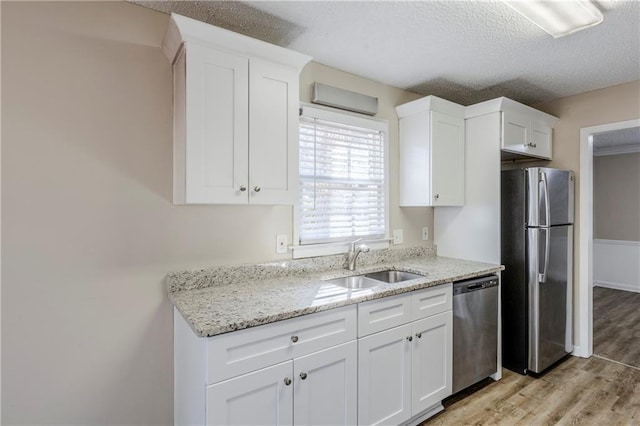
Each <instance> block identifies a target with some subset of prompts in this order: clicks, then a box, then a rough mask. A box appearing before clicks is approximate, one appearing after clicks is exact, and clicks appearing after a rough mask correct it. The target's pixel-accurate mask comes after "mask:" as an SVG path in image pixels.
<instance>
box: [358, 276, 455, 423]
mask: <svg viewBox="0 0 640 426" xmlns="http://www.w3.org/2000/svg"><path fill="white" fill-rule="evenodd" d="M451 294H452V287H451V284H446V285H443V286H438V287H433V288H429V289H426V290H421V291H416V292H414V293H412V296H411V298H412V304H407V305H406V307H407V308H406V309H408V310H409V311H410V312H411V319H413V320H414V321H411V322H408V323H406V324H404V325H401V326H398V327H394V328H391V329H388V330H385V331H381V332H378V333H374V334H370V335H368V336H366V337H362V338H360V339H358V424H360V425H378V424H402V423H404V422H406V421H408V420H411V419H413V420H415V419H418V418H420V416H421V415H423V414H427V413H429V412H431V411H432V410H434V409H437V408H438V407H439V403H440V401H442V400H443V399H444V398H446V397H447V396H449V395H451V384H452V362H453V311H452V310H451V308H452V305H451ZM384 303H385V301H384V299H382V300H375V301H372V302H366V303H363V304H362V305H361V306H363V308H364V309H366V310H368V311H369V310H375V308H376V305H381V306H382V305H383V304H384ZM426 315H430V316H427V317H426V318H422V319H417V318H421V317H422V316H426ZM439 409H441V408H439ZM439 409H437V410H436V411H439ZM434 412H435V411H434Z"/></svg>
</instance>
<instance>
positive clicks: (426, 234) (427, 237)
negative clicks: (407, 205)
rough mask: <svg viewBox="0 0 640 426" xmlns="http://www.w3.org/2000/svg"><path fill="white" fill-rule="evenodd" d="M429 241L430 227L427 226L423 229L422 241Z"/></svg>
mask: <svg viewBox="0 0 640 426" xmlns="http://www.w3.org/2000/svg"><path fill="white" fill-rule="evenodd" d="M428 239H429V227H428V226H425V227H424V228H422V240H423V241H427V240H428Z"/></svg>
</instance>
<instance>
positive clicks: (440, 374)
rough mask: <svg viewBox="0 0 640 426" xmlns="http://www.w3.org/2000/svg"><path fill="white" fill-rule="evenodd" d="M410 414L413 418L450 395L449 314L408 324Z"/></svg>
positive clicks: (450, 341)
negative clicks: (412, 337)
mask: <svg viewBox="0 0 640 426" xmlns="http://www.w3.org/2000/svg"><path fill="white" fill-rule="evenodd" d="M411 333H412V335H413V336H414V339H413V346H412V351H413V352H412V354H411V379H412V382H411V384H412V385H411V395H412V398H411V415H412V416H415V415H417V414H419V413H421V412H422V411H424V410H426V409H428V408H430V407H432V406H433V405H434V404H437V403H438V402H440V401H442V400H443V399H445V398H446V397H448V396H449V395H451V385H452V379H453V376H452V373H453V370H452V363H453V352H452V351H453V311H447V312H443V313H441V314H438V315H434V316H432V317H429V318H426V319H423V320H420V321H415V322H413V323H412V324H411Z"/></svg>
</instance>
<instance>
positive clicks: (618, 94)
mask: <svg viewBox="0 0 640 426" xmlns="http://www.w3.org/2000/svg"><path fill="white" fill-rule="evenodd" d="M535 107H536V108H538V109H541V110H542V111H545V112H547V113H549V114H552V115H555V116H556V117H559V118H560V120H559V121H558V123H557V124H556V127H555V128H554V130H553V132H554V134H553V161H551V162H550V163H548V166H549V167H555V168H559V169H569V170H573V171H574V172H575V174H576V188H575V189H576V199H575V207H576V209H575V211H576V215H575V229H574V247H575V249H574V298H573V300H574V304H577V303H578V300H579V298H580V287H579V286H578V282H579V281H578V280H579V275H578V271H579V268H580V265H579V262H578V258H577V255H578V247H579V246H580V244H581V243H582V242H581V241H580V238H579V231H580V226H581V218H580V212H579V208H578V206H579V205H580V184H581V181H580V129H581V128H583V127H591V126H597V125H601V124H607V123H615V122H620V121H627V120H633V119H638V118H640V81H633V82H629V83H624V84H619V85H616V86H611V87H607V88H604V89H599V90H594V91H592V92H587V93H582V94H579V95H575V96H568V97H565V98H560V99H557V100H555V101H551V102H546V103H543V104H539V105H535ZM578 314H579V312H576V315H574V319H575V320H576V321H575V322H574V336H575V337H574V344H575V345H577V346H580V345H582V344H584V343H585V342H581V341H580V339H579V334H578V330H579V328H580V327H581V324H580V322H579V317H578Z"/></svg>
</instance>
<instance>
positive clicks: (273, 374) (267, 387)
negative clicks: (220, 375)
mask: <svg viewBox="0 0 640 426" xmlns="http://www.w3.org/2000/svg"><path fill="white" fill-rule="evenodd" d="M292 374H293V361H288V362H283V363H282V364H277V365H274V366H271V367H267V368H263V369H262V370H258V371H254V372H253V373H249V374H245V375H242V376H240V377H235V378H233V379H230V380H225V381H224V382H221V383H217V384H215V385H211V386H208V387H207V409H206V413H207V414H206V417H207V425H261V424H265V425H266V424H269V425H293V385H292V380H291V379H292ZM287 381H288V382H287ZM287 383H289V385H287Z"/></svg>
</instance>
